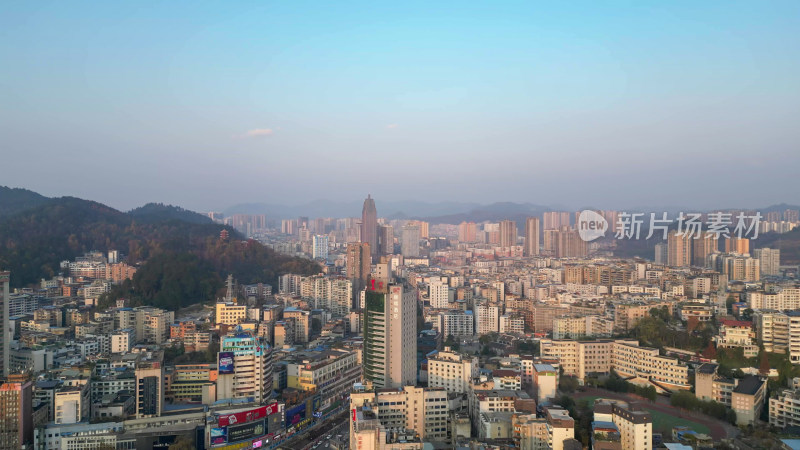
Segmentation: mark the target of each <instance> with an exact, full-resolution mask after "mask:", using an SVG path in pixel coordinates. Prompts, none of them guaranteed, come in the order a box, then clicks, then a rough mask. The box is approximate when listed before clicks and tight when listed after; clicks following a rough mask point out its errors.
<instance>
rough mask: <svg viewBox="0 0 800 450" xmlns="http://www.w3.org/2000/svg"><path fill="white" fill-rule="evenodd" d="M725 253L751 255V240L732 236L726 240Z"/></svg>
mask: <svg viewBox="0 0 800 450" xmlns="http://www.w3.org/2000/svg"><path fill="white" fill-rule="evenodd" d="M725 253H738V254H740V255H749V254H750V239H747V238H737V237H735V236H731V237H729V238H725Z"/></svg>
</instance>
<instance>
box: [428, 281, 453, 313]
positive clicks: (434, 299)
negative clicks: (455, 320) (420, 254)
mask: <svg viewBox="0 0 800 450" xmlns="http://www.w3.org/2000/svg"><path fill="white" fill-rule="evenodd" d="M428 299H429V301H430V304H431V308H436V309H445V308H449V307H450V302H451V301H452V300H453V299H454V291H453V290H452V289H450V286H448V285H447V283H443V282H442V281H441V280H431V283H430V285H429V286H428Z"/></svg>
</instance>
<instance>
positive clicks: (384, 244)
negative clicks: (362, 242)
mask: <svg viewBox="0 0 800 450" xmlns="http://www.w3.org/2000/svg"><path fill="white" fill-rule="evenodd" d="M378 245H380V247H381V253H382V254H384V255H391V254H392V253H394V227H392V226H391V225H381V226H379V227H378Z"/></svg>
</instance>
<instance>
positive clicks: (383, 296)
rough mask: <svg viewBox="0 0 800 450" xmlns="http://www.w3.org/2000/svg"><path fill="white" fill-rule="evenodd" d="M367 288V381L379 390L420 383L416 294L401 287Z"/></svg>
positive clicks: (365, 328) (376, 283)
mask: <svg viewBox="0 0 800 450" xmlns="http://www.w3.org/2000/svg"><path fill="white" fill-rule="evenodd" d="M372 282H373V283H374V284H375V285H374V286H370V287H369V288H367V291H366V296H365V309H364V379H366V380H369V381H371V382H372V383H373V385H374V386H375V387H376V388H397V387H402V386H409V385H410V386H414V385H416V383H417V293H416V291H415V290H413V289H412V290H405V289H404V288H403V286H402V285H398V284H389V285H384V284H383V283H381V282H378V281H372Z"/></svg>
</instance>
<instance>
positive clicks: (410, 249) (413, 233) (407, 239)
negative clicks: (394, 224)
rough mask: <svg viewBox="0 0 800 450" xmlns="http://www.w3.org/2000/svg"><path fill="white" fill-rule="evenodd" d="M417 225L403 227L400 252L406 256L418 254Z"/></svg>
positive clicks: (413, 256)
mask: <svg viewBox="0 0 800 450" xmlns="http://www.w3.org/2000/svg"><path fill="white" fill-rule="evenodd" d="M419 239H420V238H419V227H418V226H417V225H406V226H404V227H403V242H401V243H400V253H402V254H403V256H404V257H406V258H416V257H418V256H419Z"/></svg>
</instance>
